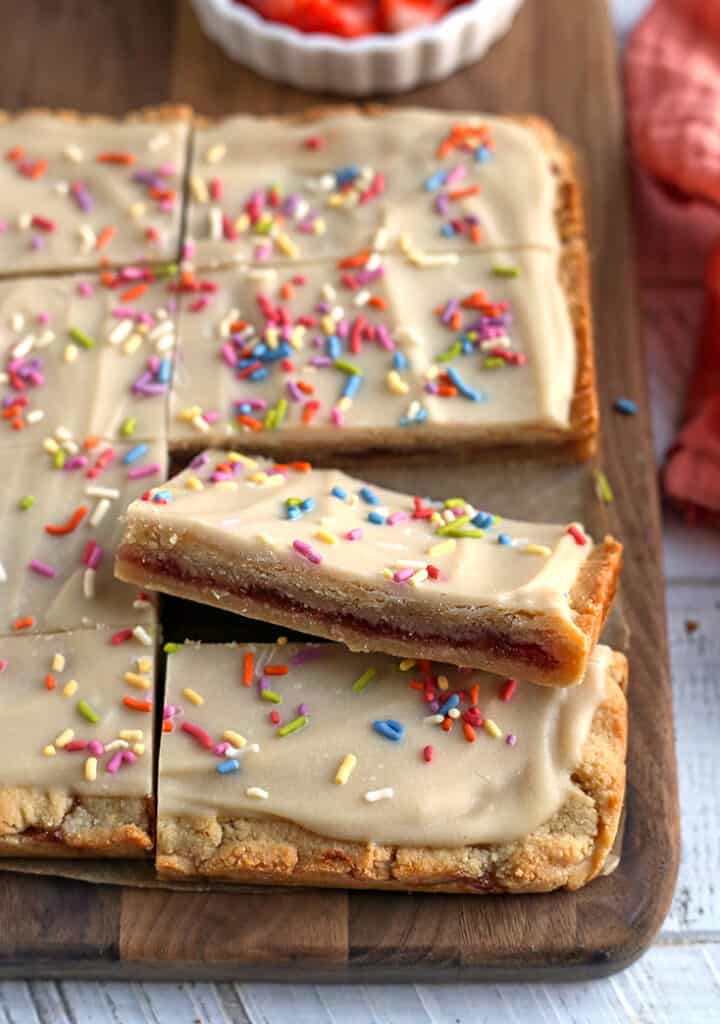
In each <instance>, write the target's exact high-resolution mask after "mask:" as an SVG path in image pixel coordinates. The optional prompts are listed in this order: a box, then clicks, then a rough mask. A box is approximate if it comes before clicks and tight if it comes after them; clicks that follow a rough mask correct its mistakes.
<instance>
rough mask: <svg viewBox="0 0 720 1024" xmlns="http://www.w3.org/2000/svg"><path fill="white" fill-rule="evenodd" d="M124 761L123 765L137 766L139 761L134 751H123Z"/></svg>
mask: <svg viewBox="0 0 720 1024" xmlns="http://www.w3.org/2000/svg"><path fill="white" fill-rule="evenodd" d="M122 761H123V764H135V762H136V761H137V754H135V753H133V751H132V750H123V752H122Z"/></svg>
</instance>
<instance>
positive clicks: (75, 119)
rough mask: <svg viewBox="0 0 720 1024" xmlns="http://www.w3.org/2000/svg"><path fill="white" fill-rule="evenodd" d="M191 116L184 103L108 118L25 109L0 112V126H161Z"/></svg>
mask: <svg viewBox="0 0 720 1024" xmlns="http://www.w3.org/2000/svg"><path fill="white" fill-rule="evenodd" d="M192 116H193V111H192V107H189V106H188V105H187V104H185V103H162V104H159V105H158V106H154V107H141V108H140V109H139V110H130V111H128V113H127V114H123V115H122V116H121V117H110V116H109V115H107V114H83V113H82V112H81V111H79V110H66V109H63V108H58V109H54V108H52V107H27V108H26V109H24V110H17V111H12V110H0V124H6V123H7V122H8V121H16V120H21V119H22V118H25V117H55V118H57V120H58V121H67V122H68V123H69V124H122V123H123V122H131V123H137V122H144V123H146V124H161V123H163V122H168V121H188V122H190V121H191V120H192Z"/></svg>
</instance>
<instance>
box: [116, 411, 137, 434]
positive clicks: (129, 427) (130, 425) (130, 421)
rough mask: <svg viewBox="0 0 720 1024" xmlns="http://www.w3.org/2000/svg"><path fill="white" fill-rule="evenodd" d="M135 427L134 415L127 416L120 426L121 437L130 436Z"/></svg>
mask: <svg viewBox="0 0 720 1024" xmlns="http://www.w3.org/2000/svg"><path fill="white" fill-rule="evenodd" d="M136 429H137V420H136V419H135V417H134V416H129V417H128V418H127V419H126V420H125V421H124V422H123V424H122V426H121V427H120V433H121V434H122V436H123V437H132V436H133V434H134V433H135V431H136Z"/></svg>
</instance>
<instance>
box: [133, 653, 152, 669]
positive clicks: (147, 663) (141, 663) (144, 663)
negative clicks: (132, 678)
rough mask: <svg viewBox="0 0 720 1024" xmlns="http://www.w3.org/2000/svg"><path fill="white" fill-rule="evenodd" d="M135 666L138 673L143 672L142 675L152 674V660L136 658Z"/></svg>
mask: <svg viewBox="0 0 720 1024" xmlns="http://www.w3.org/2000/svg"><path fill="white" fill-rule="evenodd" d="M135 664H136V665H137V670H138V672H143V673H148V672H152V667H153V663H152V658H144V657H143V658H138V659H137V661H136V662H135Z"/></svg>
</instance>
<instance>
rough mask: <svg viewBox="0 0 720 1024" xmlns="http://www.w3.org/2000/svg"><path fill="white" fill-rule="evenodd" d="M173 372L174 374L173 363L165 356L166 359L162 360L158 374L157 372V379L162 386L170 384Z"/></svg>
mask: <svg viewBox="0 0 720 1024" xmlns="http://www.w3.org/2000/svg"><path fill="white" fill-rule="evenodd" d="M171 372H172V363H171V362H170V360H169V359H168V358H167V356H165V358H164V359H161V360H160V365H159V366H158V372H157V379H158V380H159V381H160V383H161V384H169V383H170V374H171Z"/></svg>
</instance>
